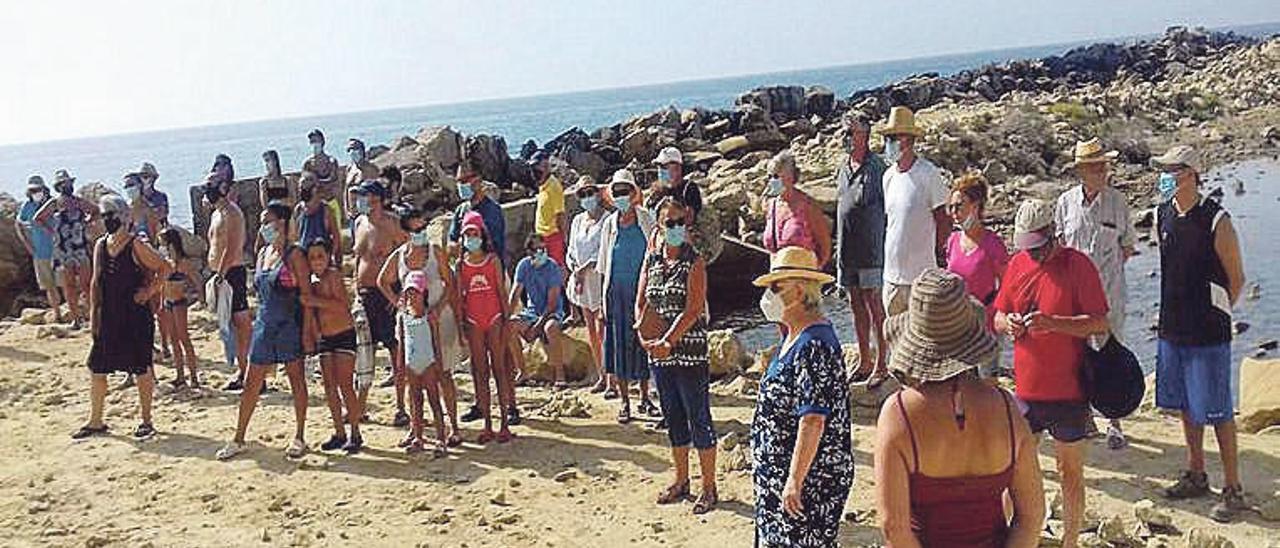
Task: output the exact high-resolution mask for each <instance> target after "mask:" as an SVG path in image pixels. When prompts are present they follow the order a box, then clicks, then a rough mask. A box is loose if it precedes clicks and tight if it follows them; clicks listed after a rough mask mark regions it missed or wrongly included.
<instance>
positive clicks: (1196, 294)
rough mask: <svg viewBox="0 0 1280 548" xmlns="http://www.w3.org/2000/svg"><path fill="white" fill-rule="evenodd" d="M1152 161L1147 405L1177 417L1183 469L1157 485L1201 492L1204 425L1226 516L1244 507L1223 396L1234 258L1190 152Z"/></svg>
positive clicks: (1227, 400) (1219, 211)
mask: <svg viewBox="0 0 1280 548" xmlns="http://www.w3.org/2000/svg"><path fill="white" fill-rule="evenodd" d="M1152 163H1154V164H1155V165H1156V166H1157V167H1159V168H1160V170H1161V171H1162V173H1161V174H1160V180H1159V183H1158V185H1157V188H1159V190H1160V193H1161V202H1160V207H1159V208H1158V209H1157V210H1156V230H1157V232H1156V235H1157V238H1158V239H1157V241H1158V242H1159V243H1160V326H1159V327H1160V329H1159V335H1160V344H1159V347H1158V348H1157V352H1156V406H1158V407H1160V408H1162V409H1169V410H1176V411H1178V412H1179V413H1181V415H1182V432H1183V434H1184V435H1185V437H1186V440H1187V468H1186V470H1185V471H1183V473H1182V476H1181V477H1180V478H1179V479H1178V481H1177V483H1175V484H1174V485H1172V486H1170V487H1168V488H1167V489H1165V492H1164V495H1165V496H1166V497H1168V498H1171V499H1190V498H1197V497H1203V496H1208V495H1209V494H1210V493H1211V491H1210V489H1209V476H1208V475H1207V474H1205V462H1204V461H1205V456H1204V427H1205V425H1212V426H1213V431H1214V434H1215V435H1216V437H1217V439H1218V453H1219V454H1220V455H1221V457H1222V471H1223V476H1224V478H1223V483H1224V485H1223V488H1222V494H1221V496H1220V499H1219V501H1218V503H1217V504H1216V505H1214V507H1213V510H1212V511H1211V513H1210V517H1212V518H1213V519H1214V520H1216V521H1219V522H1224V523H1225V522H1229V521H1231V520H1232V519H1234V518H1235V516H1236V515H1237V514H1238V513H1239V512H1241V511H1242V510H1246V509H1249V508H1250V506H1249V505H1248V504H1247V503H1246V502H1245V499H1244V488H1243V486H1242V485H1241V483H1240V463H1239V459H1238V449H1237V442H1236V423H1235V412H1234V407H1233V404H1232V397H1231V308H1232V307H1233V306H1234V305H1235V303H1236V302H1237V301H1238V300H1239V299H1240V291H1241V289H1242V288H1244V283H1245V278H1244V261H1243V259H1242V258H1241V252H1240V242H1239V240H1238V239H1237V237H1236V231H1235V227H1234V225H1232V223H1231V216H1230V215H1229V214H1227V212H1226V210H1225V209H1223V208H1222V205H1220V204H1219V203H1218V202H1217V201H1215V200H1212V199H1208V198H1206V197H1205V196H1204V194H1201V193H1200V184H1201V179H1200V177H1201V175H1200V174H1201V172H1202V169H1203V168H1202V166H1201V164H1200V158H1199V155H1198V154H1197V153H1196V151H1195V150H1194V149H1192V148H1191V147H1188V146H1176V147H1173V148H1171V149H1169V151H1168V152H1166V153H1165V154H1163V155H1161V156H1158V157H1156V158H1152Z"/></svg>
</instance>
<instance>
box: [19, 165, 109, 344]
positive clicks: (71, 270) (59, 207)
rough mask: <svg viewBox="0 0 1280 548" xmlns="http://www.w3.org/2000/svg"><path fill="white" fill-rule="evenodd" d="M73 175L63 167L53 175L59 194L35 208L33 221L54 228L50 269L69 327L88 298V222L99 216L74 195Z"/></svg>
mask: <svg viewBox="0 0 1280 548" xmlns="http://www.w3.org/2000/svg"><path fill="white" fill-rule="evenodd" d="M75 181H76V179H75V177H72V176H71V174H69V173H67V170H65V169H59V170H58V171H56V172H55V173H54V174H53V189H54V190H55V191H57V192H58V196H57V197H55V198H54V199H52V200H47V201H45V203H44V205H42V206H40V209H38V210H36V215H35V218H34V219H33V221H32V223H33V224H37V225H44V226H47V227H50V228H51V229H52V230H53V269H54V274H55V275H56V276H57V279H58V281H59V282H60V283H61V284H62V295H63V296H64V297H66V299H67V307H68V308H70V309H71V328H72V329H79V328H80V325H81V324H82V323H83V322H84V320H85V319H86V318H85V315H84V310H83V309H82V308H81V307H80V305H81V303H80V301H81V298H84V299H88V297H89V282H90V278H91V276H90V274H91V272H90V261H89V233H88V231H89V225H90V224H91V223H93V222H94V221H96V220H97V219H98V206H96V205H94V204H93V203H91V202H89V201H88V200H85V199H83V198H80V197H79V196H76V195H75Z"/></svg>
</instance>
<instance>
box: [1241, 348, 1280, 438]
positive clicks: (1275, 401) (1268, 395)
mask: <svg viewBox="0 0 1280 548" xmlns="http://www.w3.org/2000/svg"><path fill="white" fill-rule="evenodd" d="M1276 424H1280V359H1270V360H1259V359H1254V358H1245V359H1244V361H1243V362H1241V364H1240V429H1241V430H1244V431H1245V432H1257V431H1259V430H1262V429H1263V428H1266V427H1268V426H1272V425H1276Z"/></svg>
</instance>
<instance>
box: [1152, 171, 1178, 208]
mask: <svg viewBox="0 0 1280 548" xmlns="http://www.w3.org/2000/svg"><path fill="white" fill-rule="evenodd" d="M1156 189H1157V190H1159V191H1160V201H1161V202H1167V201H1169V200H1170V199H1171V198H1173V193H1174V192H1176V191H1177V190H1178V178H1177V177H1175V176H1174V175H1173V174H1172V173H1161V174H1160V179H1158V180H1157V181H1156Z"/></svg>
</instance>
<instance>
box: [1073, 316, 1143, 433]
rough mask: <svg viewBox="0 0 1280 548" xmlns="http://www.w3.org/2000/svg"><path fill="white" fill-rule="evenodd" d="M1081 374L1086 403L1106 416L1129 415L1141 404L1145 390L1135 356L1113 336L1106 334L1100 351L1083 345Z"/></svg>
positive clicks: (1114, 417) (1119, 416) (1109, 417)
mask: <svg viewBox="0 0 1280 548" xmlns="http://www.w3.org/2000/svg"><path fill="white" fill-rule="evenodd" d="M1080 377H1081V378H1080V385H1081V388H1082V389H1083V390H1084V393H1085V397H1087V398H1088V399H1089V404H1090V405H1092V406H1093V408H1094V409H1097V410H1098V412H1099V413H1102V416H1104V417H1106V418H1108V419H1119V418H1124V417H1127V416H1129V415H1130V414H1131V413H1133V412H1134V410H1136V409H1137V408H1138V405H1139V404H1141V403H1142V397H1143V396H1144V395H1145V394H1146V391H1147V382H1146V379H1144V378H1143V376H1142V366H1141V365H1139V364H1138V358H1137V356H1134V355H1133V352H1131V351H1129V349H1128V348H1125V346H1124V345H1123V344H1120V341H1117V340H1116V338H1115V337H1114V336H1111V337H1107V343H1106V344H1105V345H1103V347H1102V349H1101V350H1094V349H1093V347H1092V346H1089V345H1085V356H1084V367H1083V368H1082V370H1081V374H1080Z"/></svg>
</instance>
